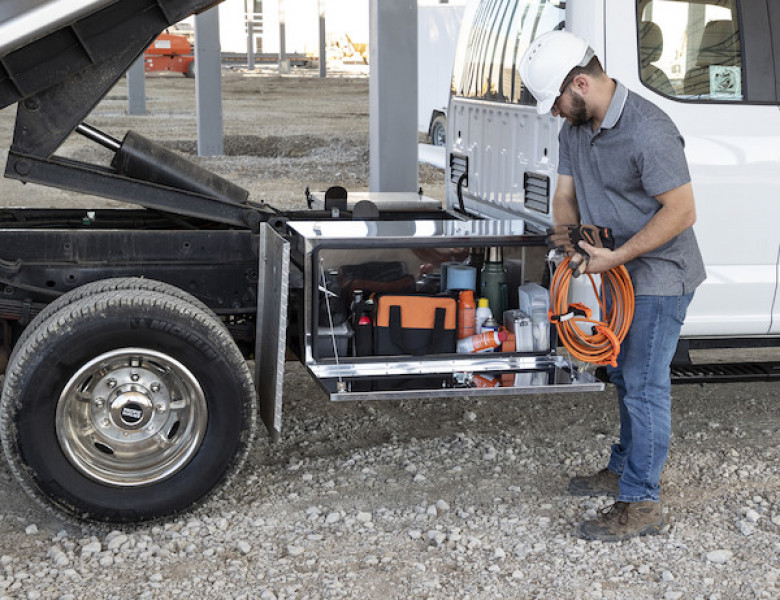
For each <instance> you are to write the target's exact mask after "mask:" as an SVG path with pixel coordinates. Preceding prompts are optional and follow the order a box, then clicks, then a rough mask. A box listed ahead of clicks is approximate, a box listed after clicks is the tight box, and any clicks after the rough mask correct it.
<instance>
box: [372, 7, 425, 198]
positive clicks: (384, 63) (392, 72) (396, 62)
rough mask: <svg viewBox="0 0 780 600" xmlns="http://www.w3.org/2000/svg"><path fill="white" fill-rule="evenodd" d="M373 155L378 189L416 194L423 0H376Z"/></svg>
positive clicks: (379, 190) (375, 187)
mask: <svg viewBox="0 0 780 600" xmlns="http://www.w3.org/2000/svg"><path fill="white" fill-rule="evenodd" d="M369 44H370V59H369V64H370V65H371V70H370V73H369V154H370V158H369V161H370V188H371V191H374V192H416V191H417V189H418V177H417V0H370V4H369Z"/></svg>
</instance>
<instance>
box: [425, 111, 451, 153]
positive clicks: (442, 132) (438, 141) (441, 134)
mask: <svg viewBox="0 0 780 600" xmlns="http://www.w3.org/2000/svg"><path fill="white" fill-rule="evenodd" d="M429 137H430V138H431V144H433V145H434V146H446V145H447V118H446V117H445V116H444V115H437V116H436V118H435V119H434V120H433V122H432V123H431V129H430V135H429Z"/></svg>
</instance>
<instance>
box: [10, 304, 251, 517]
mask: <svg viewBox="0 0 780 600" xmlns="http://www.w3.org/2000/svg"><path fill="white" fill-rule="evenodd" d="M255 411H256V397H255V390H254V386H253V382H252V376H251V373H250V371H249V368H248V367H247V364H246V362H245V361H244V359H243V357H242V356H241V353H240V352H239V350H238V348H237V347H236V345H235V342H234V341H233V339H232V338H231V337H230V334H229V333H228V332H227V331H226V330H225V328H224V327H223V326H222V324H221V323H219V322H218V321H216V320H215V319H214V318H213V317H212V316H211V315H209V314H207V313H205V312H203V311H202V310H200V309H199V308H197V307H196V306H194V305H192V304H189V303H187V302H185V301H183V300H181V299H177V298H172V297H171V296H168V295H165V294H161V293H159V292H155V291H129V290H118V291H111V292H103V293H98V294H94V295H90V296H87V297H85V298H82V299H79V300H77V301H75V302H73V303H71V304H69V305H67V306H65V307H63V308H61V309H60V310H59V311H57V312H55V313H54V314H52V315H51V316H50V317H49V318H48V319H46V320H45V321H44V322H42V323H40V324H39V325H38V326H37V327H36V328H35V330H34V331H33V332H32V333H31V334H30V335H29V336H28V338H27V340H26V341H25V342H24V344H23V346H21V347H19V348H18V351H17V352H15V353H14V356H13V357H12V360H11V363H10V364H9V367H8V371H7V376H6V379H5V383H4V387H3V395H2V402H1V404H0V437H1V438H2V443H3V449H4V451H5V455H6V459H7V460H8V462H9V465H10V467H11V471H12V473H13V474H14V477H15V478H16V479H17V481H19V483H20V484H21V486H22V487H23V488H24V489H25V491H26V492H27V493H28V494H30V495H31V496H32V497H33V498H34V499H35V500H36V501H38V502H39V503H40V504H41V505H43V506H44V507H45V508H47V509H50V510H52V509H53V510H54V511H55V512H58V513H64V515H65V516H66V517H71V518H73V517H75V518H78V519H82V520H91V521H106V522H114V523H127V522H137V521H143V520H149V519H156V518H160V517H165V516H168V515H172V514H175V513H177V512H180V511H182V510H185V509H188V508H191V507H192V506H194V505H196V504H198V503H200V502H202V501H204V500H205V499H206V498H207V497H208V496H209V495H211V494H212V493H214V492H215V491H217V490H218V489H220V488H222V487H223V486H225V485H226V484H227V483H228V481H229V480H230V479H231V478H232V476H233V475H234V474H235V473H236V472H237V471H238V469H239V468H240V466H241V464H242V463H243V461H244V460H245V457H246V455H247V453H248V451H249V448H250V446H251V442H252V440H253V438H254V432H255V422H256V414H255ZM60 516H62V514H61V515H60Z"/></svg>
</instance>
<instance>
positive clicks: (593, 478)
mask: <svg viewBox="0 0 780 600" xmlns="http://www.w3.org/2000/svg"><path fill="white" fill-rule="evenodd" d="M619 479H620V475H618V474H617V473H615V472H614V471H610V470H609V469H601V471H599V472H598V473H596V474H595V475H589V476H587V477H582V476H578V477H572V478H571V479H570V480H569V493H570V494H572V495H574V496H617V495H618V480H619Z"/></svg>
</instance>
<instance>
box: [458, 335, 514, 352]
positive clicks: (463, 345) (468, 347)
mask: <svg viewBox="0 0 780 600" xmlns="http://www.w3.org/2000/svg"><path fill="white" fill-rule="evenodd" d="M504 340H506V331H486V332H484V333H480V334H479V335H472V336H471V337H467V338H463V339H460V340H458V345H457V351H458V352H459V353H460V354H470V353H471V352H479V351H480V350H486V349H487V348H496V347H498V346H499V345H500V344H501V342H503V341H504Z"/></svg>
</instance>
